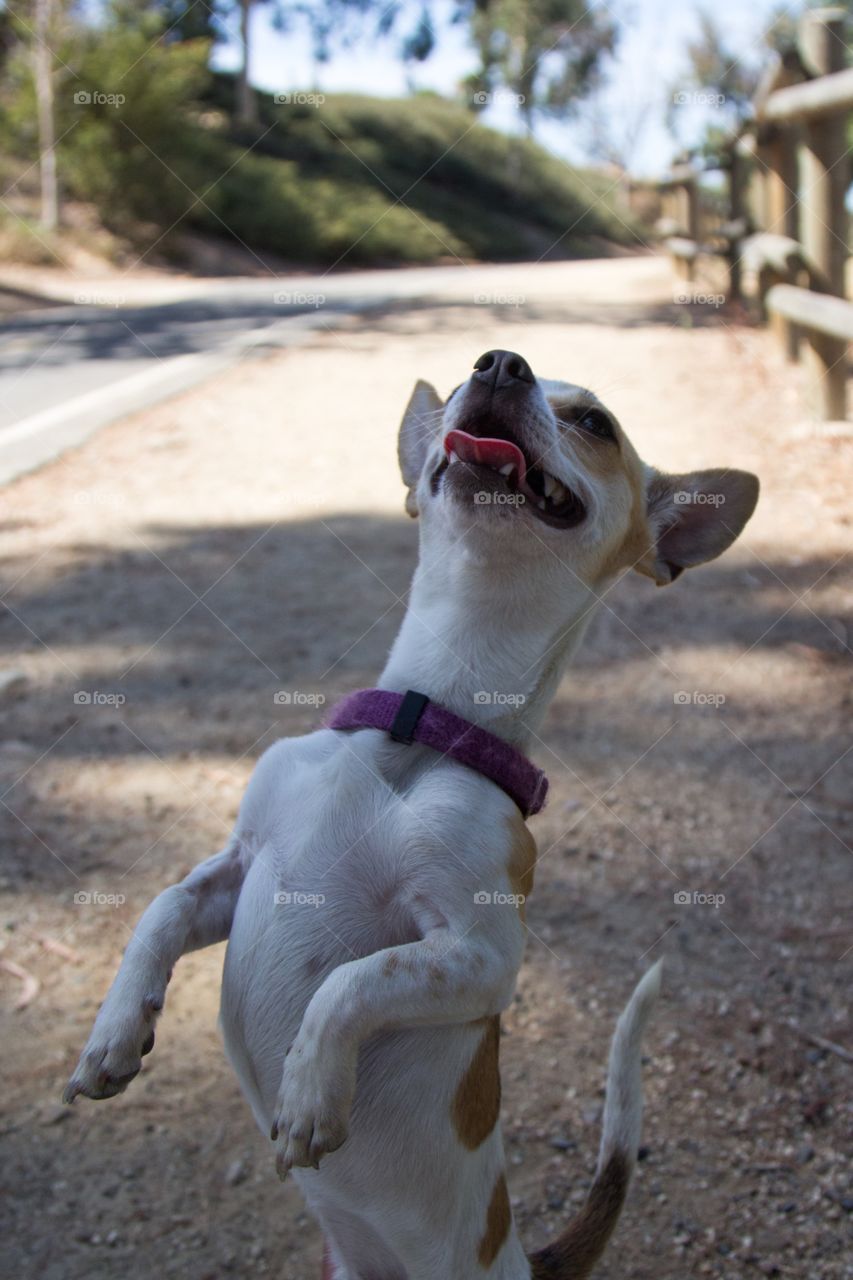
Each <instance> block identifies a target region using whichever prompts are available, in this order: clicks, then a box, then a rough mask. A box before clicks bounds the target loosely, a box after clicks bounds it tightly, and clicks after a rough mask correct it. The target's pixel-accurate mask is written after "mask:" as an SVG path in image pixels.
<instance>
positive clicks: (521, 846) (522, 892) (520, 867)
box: [507, 813, 536, 920]
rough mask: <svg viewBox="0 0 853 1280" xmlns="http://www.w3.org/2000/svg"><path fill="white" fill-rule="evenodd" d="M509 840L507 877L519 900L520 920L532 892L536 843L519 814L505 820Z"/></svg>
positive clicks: (523, 915)
mask: <svg viewBox="0 0 853 1280" xmlns="http://www.w3.org/2000/svg"><path fill="white" fill-rule="evenodd" d="M507 825H508V827H509V835H510V840H511V842H512V843H511V845H510V851H509V863H508V865H507V875H508V876H509V882H510V885H511V886H512V891H513V893H514V894H517V895H518V896H519V897H520V898H521V899H522V901H521V903H520V904H519V908H518V912H519V915H520V916H521V918H522V920H523V919H524V917H525V908H526V905H527V899H528V898H529V897H530V895H531V893H532V892H533V877H534V875H535V873H536V841H535V840H534V839H533V836H532V835H531V834H530V832H529V831H528V829H527V824H526V823H525V821H524V819H523V818H522V816H521V814H520V813H513V814H511V815H510V817H509V818H507Z"/></svg>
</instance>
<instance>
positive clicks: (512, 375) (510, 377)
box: [472, 351, 536, 387]
mask: <svg viewBox="0 0 853 1280" xmlns="http://www.w3.org/2000/svg"><path fill="white" fill-rule="evenodd" d="M472 377H474V378H475V379H476V381H477V382H485V383H486V384H489V385H491V386H493V387H510V386H514V385H517V384H518V383H519V382H529V383H533V382H535V381H536V379H535V378H534V376H533V370H532V369H531V368H530V365H529V364H528V363H527V361H526V360H525V359H524V357H523V356H520V355H519V354H518V352H517V351H487V352H486V353H485V354H484V355H482V356H480V359H479V360H478V361H477V363H476V364H475V365H474V373H473V374H472Z"/></svg>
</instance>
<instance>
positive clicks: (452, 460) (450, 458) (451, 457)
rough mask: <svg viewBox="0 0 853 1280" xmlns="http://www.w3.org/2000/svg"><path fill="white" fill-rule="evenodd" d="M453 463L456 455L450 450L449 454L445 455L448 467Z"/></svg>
mask: <svg viewBox="0 0 853 1280" xmlns="http://www.w3.org/2000/svg"><path fill="white" fill-rule="evenodd" d="M455 461H456V454H455V453H454V452H453V450H452V449H451V450H450V452H449V453H448V455H447V464H448V466H449V465H450V463H451V462H455Z"/></svg>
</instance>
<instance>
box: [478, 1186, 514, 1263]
mask: <svg viewBox="0 0 853 1280" xmlns="http://www.w3.org/2000/svg"><path fill="white" fill-rule="evenodd" d="M511 1221H512V1214H511V1212H510V1207H509V1192H508V1191H507V1186H506V1178H505V1177H504V1175H503V1174H501V1176H500V1177H499V1178H498V1180H497V1182H496V1183H495V1189H494V1191H493V1192H492V1198H491V1200H490V1201H489V1207H488V1209H487V1210H486V1230H485V1231H484V1232H483V1238H482V1240H481V1241H480V1248H479V1249H478V1250H477V1260H478V1261H479V1263H480V1266H481V1267H490V1266H491V1265H492V1263H493V1262H494V1260H495V1258H496V1257H497V1256H498V1254H499V1253H500V1251H501V1248H502V1247H503V1243H504V1241H505V1240H506V1238H507V1236H508V1235H509V1224H510V1222H511Z"/></svg>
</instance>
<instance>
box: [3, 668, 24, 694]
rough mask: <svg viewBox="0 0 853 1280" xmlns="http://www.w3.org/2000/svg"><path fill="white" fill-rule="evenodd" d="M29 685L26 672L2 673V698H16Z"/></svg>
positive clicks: (11, 671)
mask: <svg viewBox="0 0 853 1280" xmlns="http://www.w3.org/2000/svg"><path fill="white" fill-rule="evenodd" d="M28 684H29V680H28V679H27V673H26V672H25V671H15V670H11V669H10V670H7V671H0V698H7V697H8V698H14V697H15V696H16V695H17V694H19V693H23V692H24V690H25V689H26V687H27V685H28Z"/></svg>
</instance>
